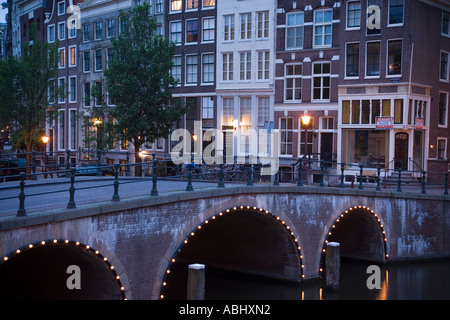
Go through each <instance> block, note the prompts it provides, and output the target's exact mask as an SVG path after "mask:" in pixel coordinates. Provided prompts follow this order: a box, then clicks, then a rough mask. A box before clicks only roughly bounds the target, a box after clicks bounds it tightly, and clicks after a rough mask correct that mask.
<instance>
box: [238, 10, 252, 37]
mask: <svg viewBox="0 0 450 320" xmlns="http://www.w3.org/2000/svg"><path fill="white" fill-rule="evenodd" d="M252 18H253V17H252V13H251V12H245V13H240V14H239V40H241V41H245V40H251V39H252ZM243 34H244V36H243Z"/></svg>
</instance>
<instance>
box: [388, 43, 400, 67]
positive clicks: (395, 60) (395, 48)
mask: <svg viewBox="0 0 450 320" xmlns="http://www.w3.org/2000/svg"><path fill="white" fill-rule="evenodd" d="M387 74H388V75H390V76H391V75H401V74H402V41H401V40H391V41H388V72H387Z"/></svg>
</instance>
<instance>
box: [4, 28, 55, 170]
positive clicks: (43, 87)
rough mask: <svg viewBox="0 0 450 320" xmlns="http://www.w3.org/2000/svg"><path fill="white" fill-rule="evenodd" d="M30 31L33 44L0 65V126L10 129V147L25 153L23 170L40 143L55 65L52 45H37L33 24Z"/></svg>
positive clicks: (24, 47) (26, 45)
mask: <svg viewBox="0 0 450 320" xmlns="http://www.w3.org/2000/svg"><path fill="white" fill-rule="evenodd" d="M31 30H32V33H31V37H30V38H31V39H33V42H29V43H25V44H24V45H23V48H22V55H21V57H19V58H17V59H16V58H13V57H8V59H7V60H6V61H2V62H1V64H0V122H1V123H2V124H8V125H10V126H11V127H12V128H14V133H13V137H12V140H13V146H14V148H15V149H20V148H21V147H23V149H24V150H25V151H26V152H27V167H29V166H30V164H31V154H30V153H31V151H32V150H33V149H34V148H35V147H36V146H37V145H39V144H40V143H41V137H42V134H43V130H44V126H45V120H46V117H47V111H48V109H49V106H48V89H49V84H50V80H51V79H53V78H55V75H56V70H57V62H58V58H57V57H58V56H57V46H56V44H48V43H46V42H41V41H40V40H39V39H38V37H37V36H36V35H37V32H36V30H37V29H36V25H35V24H33V25H32V29H31ZM56 91H57V90H55V89H53V90H52V92H55V93H56Z"/></svg>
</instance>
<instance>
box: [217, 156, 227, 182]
mask: <svg viewBox="0 0 450 320" xmlns="http://www.w3.org/2000/svg"><path fill="white" fill-rule="evenodd" d="M223 175H224V172H223V161H222V162H221V163H220V164H219V184H218V185H217V187H218V188H224V187H225V183H224V181H223Z"/></svg>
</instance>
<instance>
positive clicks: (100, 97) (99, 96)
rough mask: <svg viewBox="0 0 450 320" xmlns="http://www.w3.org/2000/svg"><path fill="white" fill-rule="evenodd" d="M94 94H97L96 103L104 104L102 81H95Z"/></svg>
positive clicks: (97, 104)
mask: <svg viewBox="0 0 450 320" xmlns="http://www.w3.org/2000/svg"><path fill="white" fill-rule="evenodd" d="M94 96H95V105H96V106H101V105H102V104H103V88H102V83H101V82H100V81H96V82H95V91H94Z"/></svg>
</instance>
